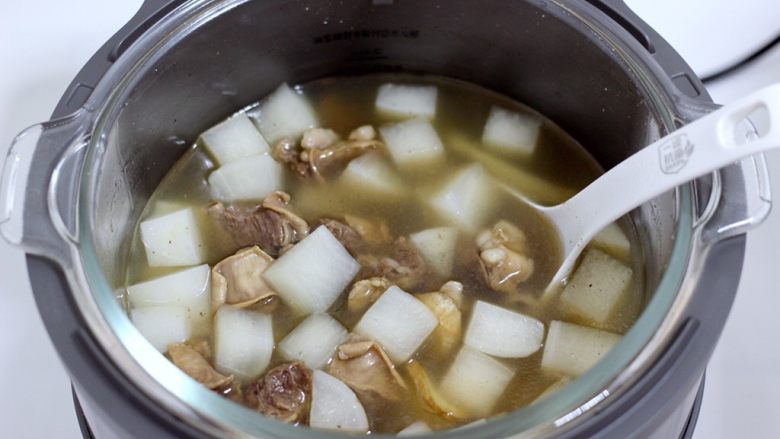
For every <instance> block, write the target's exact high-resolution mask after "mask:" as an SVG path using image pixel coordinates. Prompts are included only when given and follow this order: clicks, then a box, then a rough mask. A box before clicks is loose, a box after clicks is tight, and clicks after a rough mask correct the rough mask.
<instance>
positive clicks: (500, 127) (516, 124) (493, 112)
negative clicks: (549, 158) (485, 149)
mask: <svg viewBox="0 0 780 439" xmlns="http://www.w3.org/2000/svg"><path fill="white" fill-rule="evenodd" d="M541 125H542V120H541V119H540V118H538V117H536V116H532V115H529V114H522V113H515V112H513V111H509V110H505V109H503V108H500V107H496V106H493V107H492V108H490V116H488V120H487V123H485V129H484V131H483V132H482V143H485V144H487V145H489V146H491V147H493V148H494V149H497V150H501V151H505V152H510V153H515V154H522V155H531V154H532V153H533V152H534V149H535V148H536V139H537V138H538V137H539V127H541Z"/></svg>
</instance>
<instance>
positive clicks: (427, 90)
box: [376, 84, 438, 118]
mask: <svg viewBox="0 0 780 439" xmlns="http://www.w3.org/2000/svg"><path fill="white" fill-rule="evenodd" d="M437 94H438V89H437V88H436V87H435V86H432V85H403V84H382V85H381V86H380V87H379V92H378V93H377V95H376V108H377V109H379V110H380V111H382V112H386V113H389V114H391V115H394V116H404V117H406V116H425V117H429V118H430V117H433V116H434V115H436V96H437Z"/></svg>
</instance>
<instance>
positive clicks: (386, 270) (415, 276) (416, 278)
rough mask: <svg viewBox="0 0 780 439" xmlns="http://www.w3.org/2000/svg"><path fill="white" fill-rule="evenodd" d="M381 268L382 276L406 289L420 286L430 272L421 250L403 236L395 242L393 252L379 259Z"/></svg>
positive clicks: (409, 289) (410, 289)
mask: <svg viewBox="0 0 780 439" xmlns="http://www.w3.org/2000/svg"><path fill="white" fill-rule="evenodd" d="M358 261H359V260H358ZM379 270H380V271H379V274H380V275H381V276H384V277H386V278H387V280H389V281H390V282H391V283H394V284H396V285H398V287H399V288H401V289H402V290H405V291H412V290H415V289H417V288H418V287H420V285H422V284H423V283H424V282H425V281H426V274H427V273H428V268H427V267H426V265H425V260H423V258H422V255H420V252H418V251H417V249H416V248H415V247H414V246H413V245H411V243H409V240H408V239H406V238H405V237H403V236H401V237H399V238H397V239H396V240H395V241H394V242H393V251H392V254H391V255H390V256H389V257H385V258H382V259H381V260H380V261H379Z"/></svg>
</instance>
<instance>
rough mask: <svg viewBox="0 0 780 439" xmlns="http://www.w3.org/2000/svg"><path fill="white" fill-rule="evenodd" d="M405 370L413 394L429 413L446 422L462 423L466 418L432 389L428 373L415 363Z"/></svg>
mask: <svg viewBox="0 0 780 439" xmlns="http://www.w3.org/2000/svg"><path fill="white" fill-rule="evenodd" d="M406 370H407V371H408V372H409V375H410V376H411V377H412V382H413V383H414V387H415V393H416V394H417V395H418V396H419V397H420V399H422V401H423V403H424V404H425V406H426V408H427V409H428V411H429V412H431V413H433V414H434V415H437V416H439V417H441V418H443V419H446V420H448V421H463V420H464V419H466V417H465V416H464V415H463V413H461V411H460V410H459V409H458V408H457V407H455V405H454V404H452V403H451V402H449V401H448V400H446V399H445V398H444V397H443V396H442V395H441V394H440V393H439V391H438V390H437V389H436V388H435V387H434V385H433V383H432V382H431V379H430V378H429V377H428V373H427V372H426V371H425V369H424V368H423V367H422V365H420V363H418V362H417V361H413V362H411V363H409V365H408V366H407V368H406Z"/></svg>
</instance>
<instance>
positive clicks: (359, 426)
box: [309, 370, 368, 433]
mask: <svg viewBox="0 0 780 439" xmlns="http://www.w3.org/2000/svg"><path fill="white" fill-rule="evenodd" d="M309 426H310V427H311V428H319V429H322V430H338V431H349V432H360V433H365V432H367V431H368V417H366V410H365V409H364V408H363V405H362V404H361V403H360V401H359V400H358V398H357V396H356V395H355V392H353V391H352V389H350V388H349V387H347V385H346V384H344V383H343V382H341V381H340V380H339V379H338V378H335V377H333V376H332V375H328V374H327V373H325V372H323V371H321V370H315V371H314V374H313V377H312V388H311V410H310V411H309Z"/></svg>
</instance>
